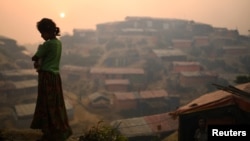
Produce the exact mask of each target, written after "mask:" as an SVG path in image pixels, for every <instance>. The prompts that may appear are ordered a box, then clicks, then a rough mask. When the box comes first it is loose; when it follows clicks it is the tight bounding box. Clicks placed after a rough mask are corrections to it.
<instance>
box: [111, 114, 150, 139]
mask: <svg viewBox="0 0 250 141" xmlns="http://www.w3.org/2000/svg"><path fill="white" fill-rule="evenodd" d="M111 125H112V126H114V127H116V126H117V125H119V126H118V130H119V131H120V132H121V133H122V135H124V136H127V137H133V136H141V135H150V134H152V130H151V129H150V127H149V126H148V124H147V122H146V121H145V120H144V118H143V117H138V118H130V119H123V120H117V121H114V122H111Z"/></svg>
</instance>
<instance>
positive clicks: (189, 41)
mask: <svg viewBox="0 0 250 141" xmlns="http://www.w3.org/2000/svg"><path fill="white" fill-rule="evenodd" d="M172 42H174V43H192V40H184V39H173V40H172Z"/></svg>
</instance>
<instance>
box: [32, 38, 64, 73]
mask: <svg viewBox="0 0 250 141" xmlns="http://www.w3.org/2000/svg"><path fill="white" fill-rule="evenodd" d="M61 52H62V43H61V41H60V40H58V39H57V38H55V39H51V40H47V41H45V42H44V43H43V44H42V45H41V46H40V47H39V48H38V50H37V52H36V53H35V55H34V56H33V57H32V60H33V61H37V59H41V66H40V70H41V71H49V72H53V73H59V65H60V59H61Z"/></svg>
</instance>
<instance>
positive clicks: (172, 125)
mask: <svg viewBox="0 0 250 141" xmlns="http://www.w3.org/2000/svg"><path fill="white" fill-rule="evenodd" d="M144 119H145V121H146V122H147V123H148V126H150V128H151V130H152V132H153V133H157V132H169V131H174V130H176V129H177V128H178V120H173V118H172V117H171V116H170V115H169V113H163V114H157V115H152V116H145V117H144Z"/></svg>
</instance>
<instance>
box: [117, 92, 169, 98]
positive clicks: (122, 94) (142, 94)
mask: <svg viewBox="0 0 250 141" xmlns="http://www.w3.org/2000/svg"><path fill="white" fill-rule="evenodd" d="M114 96H115V97H116V98H117V99H118V100H131V99H134V100H135V99H151V98H161V97H162V98H164V97H167V96H168V93H167V91H165V90H152V91H140V92H115V93H114Z"/></svg>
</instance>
